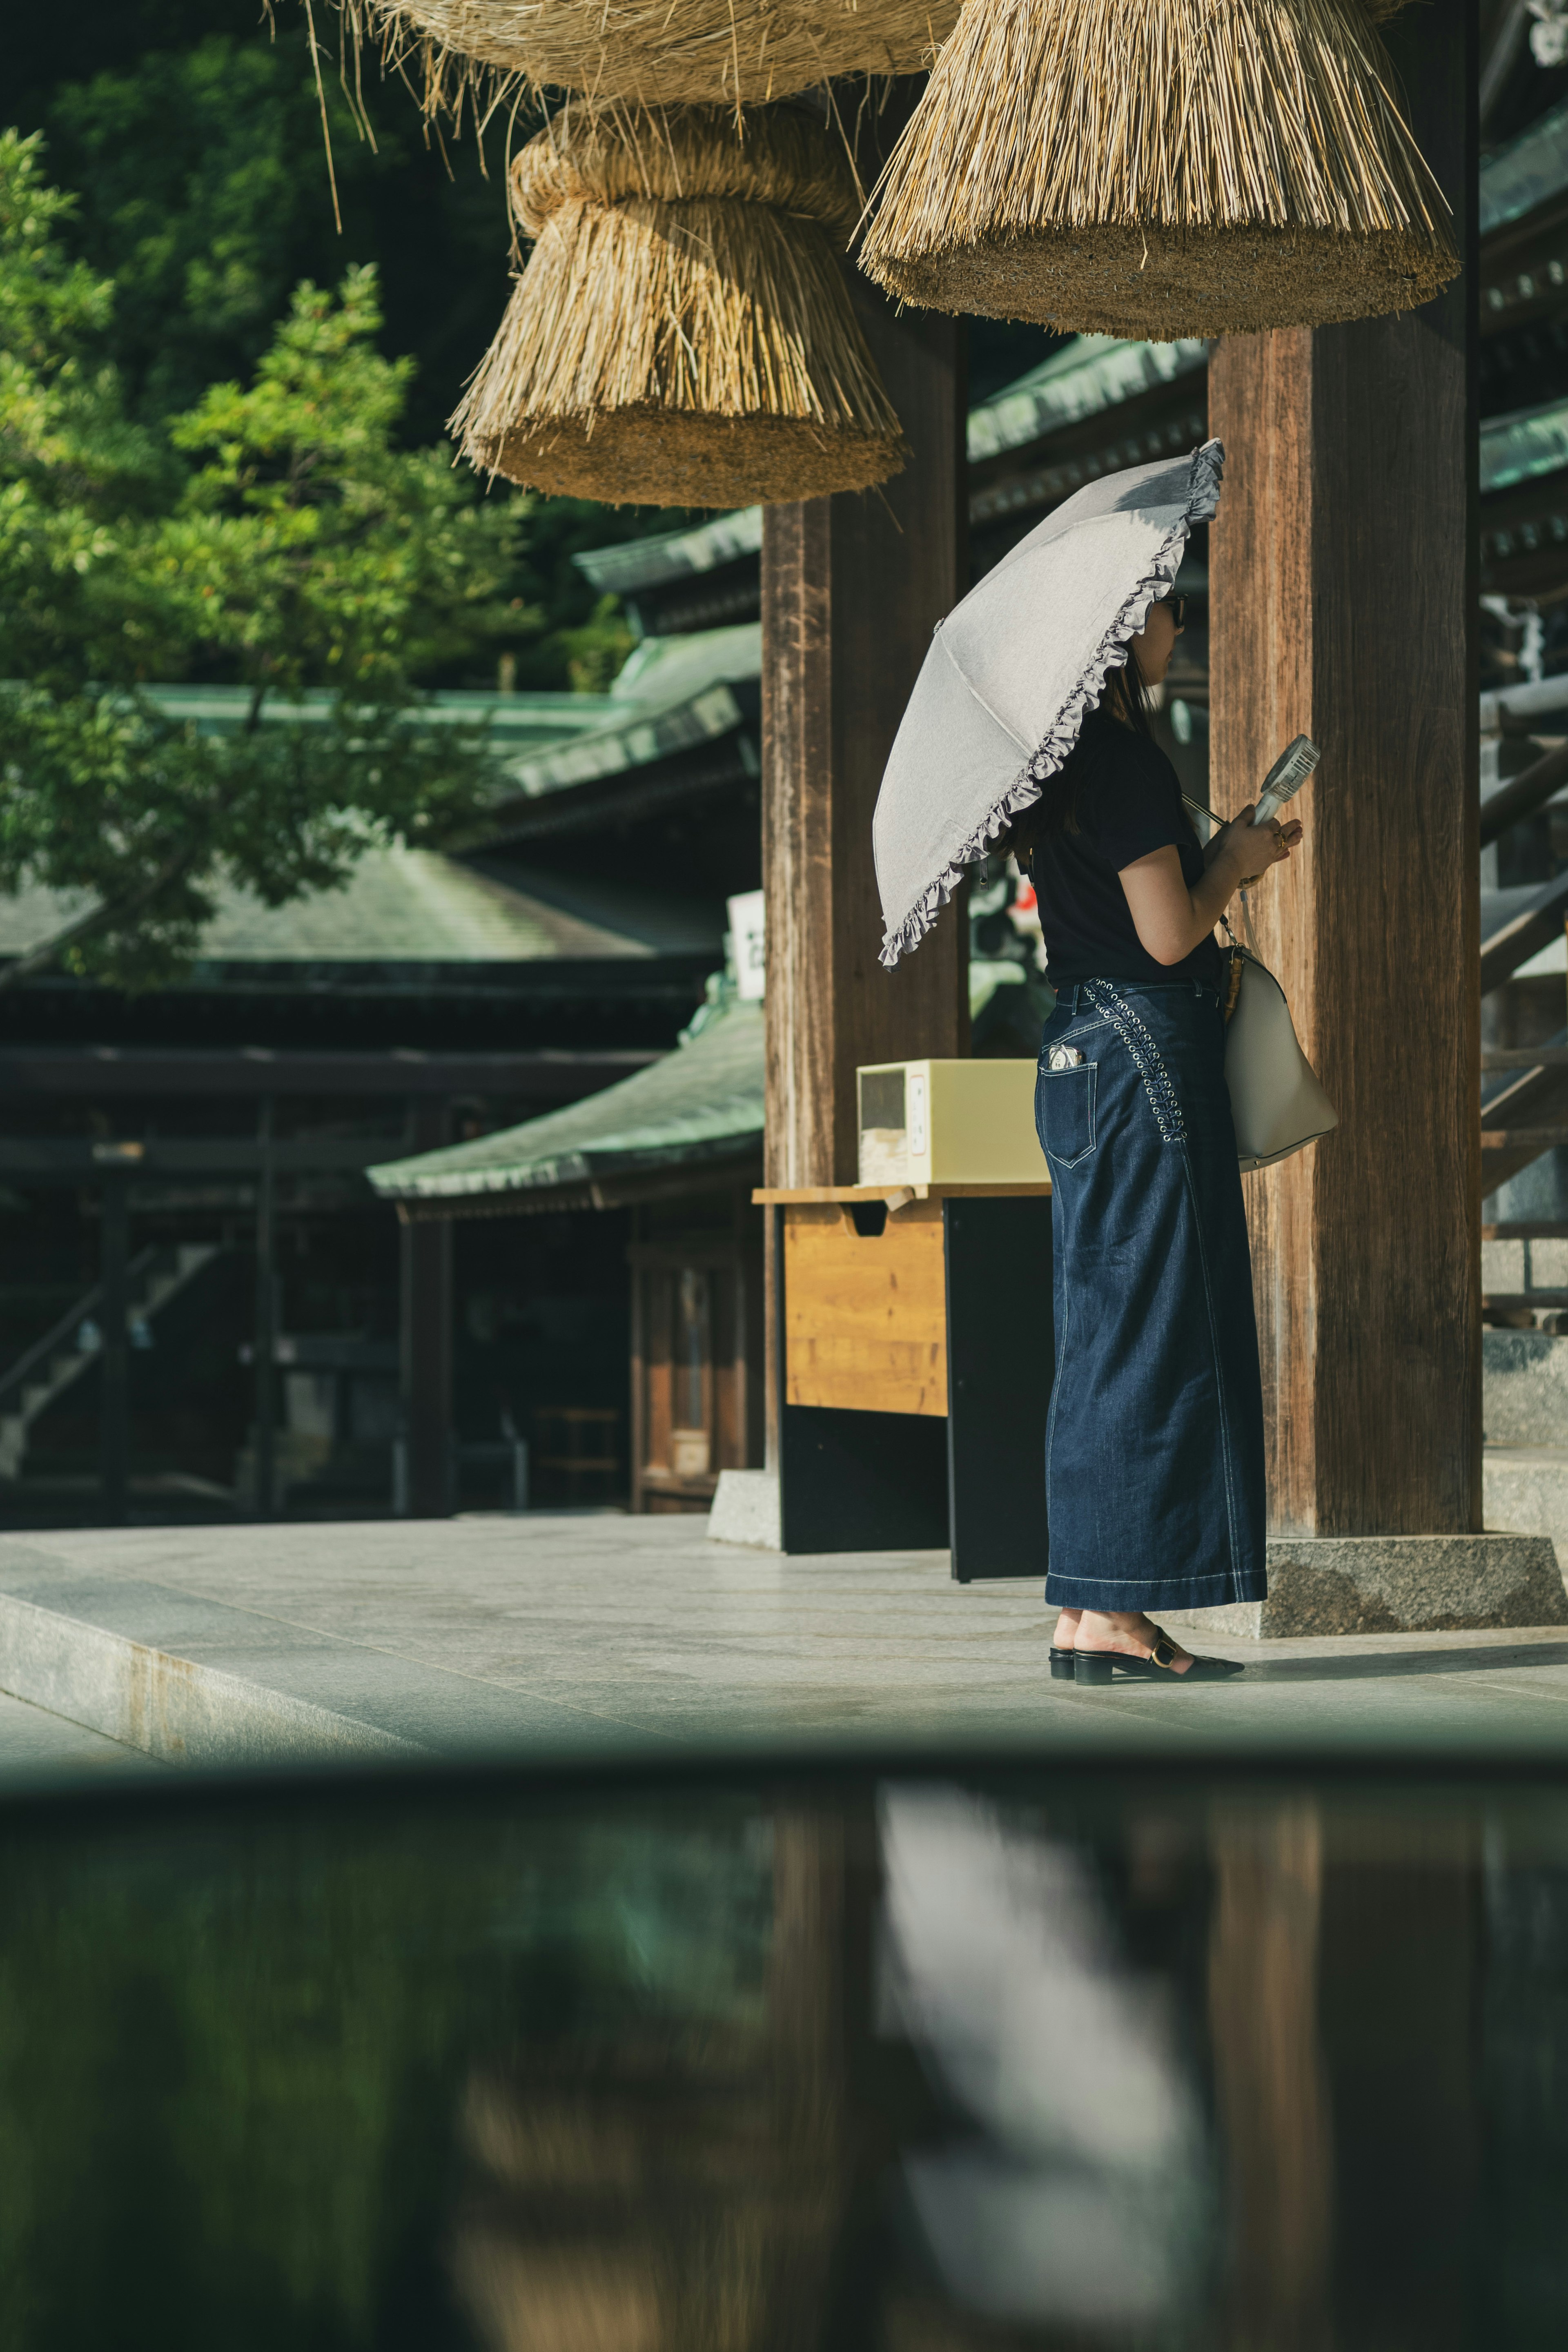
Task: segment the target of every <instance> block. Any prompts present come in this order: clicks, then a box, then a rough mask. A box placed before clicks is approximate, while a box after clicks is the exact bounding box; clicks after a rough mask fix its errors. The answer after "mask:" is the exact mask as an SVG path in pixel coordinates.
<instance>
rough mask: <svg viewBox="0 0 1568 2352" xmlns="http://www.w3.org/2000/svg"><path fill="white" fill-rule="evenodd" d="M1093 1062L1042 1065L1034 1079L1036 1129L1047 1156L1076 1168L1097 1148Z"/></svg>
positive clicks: (1066, 1166)
mask: <svg viewBox="0 0 1568 2352" xmlns="http://www.w3.org/2000/svg"><path fill="white" fill-rule="evenodd" d="M1094 1072H1095V1065H1094V1064H1093V1063H1092V1062H1079V1064H1078V1065H1077V1066H1076V1067H1074V1068H1073V1069H1070V1070H1047V1069H1041V1070H1040V1071H1039V1072H1038V1073H1037V1076H1036V1079H1035V1132H1036V1133H1037V1135H1038V1137H1039V1139H1040V1149H1041V1150H1042V1151H1043V1152H1044V1153H1045V1155H1046V1158H1047V1160H1056V1161H1057V1162H1058V1165H1059V1166H1061V1167H1063V1168H1076V1167H1077V1166H1078V1163H1079V1160H1087V1159H1088V1158H1089V1153H1090V1152H1091V1151H1092V1150H1094Z"/></svg>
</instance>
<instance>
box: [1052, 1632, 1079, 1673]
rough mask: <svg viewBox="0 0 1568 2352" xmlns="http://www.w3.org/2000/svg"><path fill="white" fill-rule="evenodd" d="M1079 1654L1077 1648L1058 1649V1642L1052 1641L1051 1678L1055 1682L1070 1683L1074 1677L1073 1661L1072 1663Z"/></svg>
mask: <svg viewBox="0 0 1568 2352" xmlns="http://www.w3.org/2000/svg"><path fill="white" fill-rule="evenodd" d="M1077 1655H1078V1652H1077V1651H1076V1650H1058V1647H1057V1645H1056V1643H1054V1642H1053V1643H1051V1680H1052V1682H1054V1683H1070V1682H1071V1681H1072V1679H1073V1663H1072V1662H1073V1660H1074V1658H1076V1657H1077Z"/></svg>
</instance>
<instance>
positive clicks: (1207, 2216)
mask: <svg viewBox="0 0 1568 2352" xmlns="http://www.w3.org/2000/svg"><path fill="white" fill-rule="evenodd" d="M0 1888H3V1889H4V1905H3V1910H0V2321H3V2341H4V2343H5V2347H7V2352H35V2347H36V2352H55V2347H60V2352H76V2347H89V2346H90V2347H94V2348H95V2352H97V2347H108V2348H109V2352H132V2347H142V2346H146V2347H153V2346H156V2347H160V2352H176V2347H184V2346H186V2345H187V2344H188V2345H190V2346H191V2347H195V2346H197V2345H198V2344H199V2345H200V2346H202V2347H204V2352H208V2347H214V2346H221V2347H223V2352H249V2348H250V2347H258V2352H259V2347H263V2346H265V2347H268V2352H271V2348H272V2347H279V2346H287V2347H291V2348H292V2347H305V2352H340V2347H341V2352H349V2347H374V2352H383V2347H386V2352H391V2347H405V2346H406V2347H415V2346H417V2347H420V2352H445V2347H463V2348H464V2352H1026V2347H1029V2348H1030V2352H1032V2347H1089V2346H1094V2347H1107V2352H1110V2347H1123V2346H1125V2347H1166V2346H1170V2347H1199V2346H1201V2347H1234V2352H1334V2347H1344V2352H1352V2348H1359V2347H1366V2352H1404V2347H1411V2352H1415V2347H1420V2352H1435V2348H1436V2347H1449V2346H1452V2347H1460V2346H1471V2345H1475V2346H1486V2347H1494V2346H1496V2347H1501V2346H1507V2347H1513V2346H1520V2347H1534V2346H1536V2345H1541V2346H1543V2347H1544V2346H1546V2345H1548V2344H1551V2345H1552V2346H1554V2347H1555V2346H1558V2345H1561V2344H1562V2343H1563V2341H1564V2340H1565V2331H1568V2245H1565V2243H1564V2224H1563V2212H1564V2191H1565V2190H1568V2100H1565V2099H1564V2097H1563V2090H1564V2087H1565V2085H1568V1798H1565V1797H1563V1796H1561V1795H1559V1794H1558V1793H1557V1791H1556V1790H1552V1789H1547V1788H1545V1787H1541V1788H1531V1787H1530V1786H1528V1785H1522V1784H1521V1785H1515V1786H1512V1787H1510V1788H1506V1789H1499V1790H1495V1791H1492V1792H1490V1793H1487V1794H1483V1795H1476V1794H1473V1793H1472V1794H1470V1795H1468V1796H1466V1795H1463V1794H1458V1793H1451V1792H1445V1791H1443V1790H1437V1789H1422V1788H1419V1787H1416V1786H1415V1785H1413V1784H1404V1785H1401V1784H1399V1783H1396V1782H1394V1781H1389V1782H1385V1783H1384V1784H1381V1785H1373V1784H1370V1783H1368V1784H1364V1785H1357V1786H1348V1785H1341V1786H1336V1787H1333V1788H1331V1789H1324V1788H1316V1789H1315V1788H1313V1787H1312V1786H1310V1785H1309V1784H1307V1783H1301V1784H1299V1785H1287V1784H1283V1783H1281V1784H1279V1785H1278V1786H1272V1787H1271V1788H1270V1790H1268V1792H1267V1793H1258V1791H1256V1790H1254V1791H1253V1792H1251V1793H1248V1792H1247V1790H1245V1788H1243V1787H1241V1786H1239V1785H1238V1784H1237V1783H1235V1782H1227V1783H1225V1784H1217V1783H1216V1784H1215V1786H1213V1787H1206V1786H1203V1785H1200V1784H1198V1783H1197V1782H1194V1781H1185V1782H1182V1783H1179V1784H1178V1783H1176V1782H1174V1781H1173V1780H1170V1779H1169V1778H1165V1779H1163V1780H1162V1779H1161V1778H1160V1776H1158V1775H1154V1774H1151V1775H1150V1776H1148V1778H1147V1779H1144V1780H1139V1779H1136V1778H1125V1777H1123V1778H1119V1779H1115V1778H1113V1779H1102V1780H1100V1782H1099V1783H1098V1784H1092V1783H1089V1782H1087V1781H1085V1780H1080V1779H1076V1778H1074V1777H1071V1776H1063V1775H1060V1774H1056V1773H1053V1774H1051V1775H1049V1776H1044V1775H1039V1774H1037V1775H1034V1776H1030V1775H1027V1774H1024V1773H1016V1774H1013V1775H1009V1776H1000V1777H999V1776H997V1775H994V1774H992V1775H988V1776H985V1777H984V1778H982V1777H979V1776H973V1777H966V1776H964V1775H963V1774H961V1773H958V1774H953V1775H951V1776H949V1777H946V1778H942V1779H925V1780H921V1779H900V1780H878V1779H877V1778H876V1777H874V1776H873V1775H871V1774H869V1773H868V1774H867V1775H866V1776H864V1777H859V1778H857V1777H853V1776H850V1777H845V1778H842V1779H839V1780H829V1781H821V1780H813V1781H806V1780H792V1781H789V1782H781V1783H779V1784H777V1785H773V1786H759V1787H755V1788H751V1789H745V1790H739V1789H736V1788H734V1787H730V1788H724V1787H720V1786H716V1785H708V1786H692V1787H689V1788H665V1789H659V1790H653V1791H651V1792H650V1791H647V1790H645V1791H644V1792H642V1793H637V1792H633V1791H625V1792H616V1791H615V1790H606V1789H604V1788H600V1789H597V1790H594V1791H592V1792H579V1793H576V1794H564V1793H559V1792H557V1793H549V1792H542V1791H541V1790H539V1789H537V1788H535V1789H531V1790H530V1789H524V1788H521V1787H508V1786H506V1785H504V1784H501V1783H499V1782H490V1783H486V1784H483V1785H479V1784H475V1783H456V1782H447V1783H442V1784H437V1785H436V1786H434V1787H433V1788H430V1789H426V1790H420V1789H418V1788H411V1787H410V1786H409V1785H408V1784H405V1783H402V1784H384V1785H381V1786H372V1787H370V1788H366V1789H361V1790H353V1791H345V1790H342V1789H334V1788H331V1787H329V1788H325V1789H316V1790H310V1791H297V1792H288V1793H279V1792H271V1793H266V1794H257V1793H255V1792H251V1793H249V1794H247V1795H241V1794H236V1795H234V1796H232V1797H226V1796H224V1795H222V1794H215V1793H203V1794H198V1795H195V1796H190V1795H184V1796H181V1797H180V1798H178V1799H176V1800H175V1801H169V1800H168V1799H167V1798H166V1797H164V1796H163V1795H162V1794H160V1795H159V1796H158V1797H157V1798H155V1799H142V1800H140V1801H138V1802H136V1803H133V1804H132V1803H126V1804H124V1805H118V1806H116V1807H114V1808H112V1809H111V1808H108V1807H104V1806H101V1805H100V1806H97V1807H95V1808H86V1809H82V1810H79V1811H78V1810H74V1809H73V1808H71V1807H69V1806H58V1807H47V1806H46V1807H40V1808H37V1810H34V1811H26V1810H23V1811H16V1812H14V1813H13V1814H11V1815H10V1816H9V1817H8V1818H7V1819H6V1821H5V1823H4V1824H0Z"/></svg>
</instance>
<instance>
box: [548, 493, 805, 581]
mask: <svg viewBox="0 0 1568 2352" xmlns="http://www.w3.org/2000/svg"><path fill="white" fill-rule="evenodd" d="M762 544H763V510H762V509H761V507H742V508H741V509H739V510H738V511H737V512H736V513H734V514H721V515H715V516H714V518H713V520H712V521H711V522H703V523H699V524H698V525H697V527H696V529H695V530H661V531H658V532H653V533H650V535H649V536H648V537H647V539H628V540H623V541H620V542H619V543H618V544H617V545H616V546H614V547H591V548H589V549H587V550H586V551H585V552H584V554H582V555H574V557H573V558H572V561H573V562H574V564H575V565H576V566H577V569H578V571H579V572H583V573H584V574H585V576H586V577H587V578H588V579H589V580H591V581H592V582H593V583H594V585H595V588H597V589H598V590H600V592H601V593H603V594H605V595H612V596H620V595H630V594H632V593H634V592H635V591H636V590H637V589H638V588H658V587H661V586H662V585H663V584H664V583H665V582H666V581H667V580H688V579H690V578H692V577H693V576H695V575H700V574H701V573H702V572H715V571H717V570H718V568H719V566H720V565H721V563H733V562H735V560H736V558H737V557H738V556H742V555H756V554H758V553H760V552H761V550H762Z"/></svg>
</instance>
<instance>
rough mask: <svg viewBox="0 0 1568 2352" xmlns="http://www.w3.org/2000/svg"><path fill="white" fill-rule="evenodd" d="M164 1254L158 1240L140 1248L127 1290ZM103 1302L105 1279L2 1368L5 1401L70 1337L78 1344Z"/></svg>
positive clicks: (0, 1396) (127, 1271) (0, 1387)
mask: <svg viewBox="0 0 1568 2352" xmlns="http://www.w3.org/2000/svg"><path fill="white" fill-rule="evenodd" d="M159 1255H161V1251H160V1246H159V1244H157V1243H156V1242H154V1243H153V1244H152V1245H151V1246H150V1247H149V1248H147V1249H144V1250H139V1251H138V1252H137V1254H136V1255H135V1256H134V1257H133V1258H132V1260H131V1263H130V1265H128V1266H127V1267H126V1269H125V1284H126V1288H127V1290H129V1288H130V1286H131V1285H132V1283H133V1282H137V1281H140V1279H141V1278H142V1276H143V1275H144V1274H149V1273H151V1271H152V1269H153V1265H155V1263H156V1261H157V1259H158V1257H159ZM102 1304H103V1285H102V1283H101V1282H95V1283H94V1284H93V1286H92V1288H91V1289H90V1290H89V1291H87V1292H86V1293H85V1294H84V1295H83V1297H80V1298H79V1299H78V1300H77V1302H76V1304H75V1306H74V1307H68V1308H67V1310H66V1312H65V1314H63V1315H62V1316H61V1317H60V1319H59V1321H58V1323H54V1324H51V1325H50V1327H49V1328H48V1329H47V1331H46V1332H45V1334H44V1336H43V1338H42V1339H35V1340H34V1342H33V1344H32V1346H31V1347H30V1348H29V1349H26V1353H25V1354H23V1355H20V1356H18V1357H17V1359H16V1362H15V1363H14V1364H10V1365H8V1366H7V1367H6V1369H5V1371H3V1372H0V1402H3V1401H4V1400H5V1397H6V1395H7V1394H8V1393H9V1392H10V1391H12V1390H13V1389H19V1388H21V1387H23V1386H24V1385H25V1384H26V1381H27V1379H28V1377H29V1375H30V1374H31V1373H33V1372H35V1371H36V1370H37V1368H38V1366H39V1365H40V1364H47V1362H48V1360H49V1358H50V1357H51V1356H52V1355H53V1354H54V1353H55V1350H56V1349H58V1348H61V1347H64V1346H65V1344H66V1342H67V1341H68V1340H69V1341H70V1342H71V1343H72V1344H73V1345H74V1343H75V1336H76V1333H77V1332H78V1331H79V1328H81V1325H82V1324H83V1322H85V1320H86V1319H87V1318H88V1317H89V1315H90V1314H91V1313H92V1311H93V1309H94V1308H95V1307H101V1306H102ZM77 1352H78V1353H79V1354H80V1353H81V1352H82V1351H81V1350H80V1349H78V1350H77Z"/></svg>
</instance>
